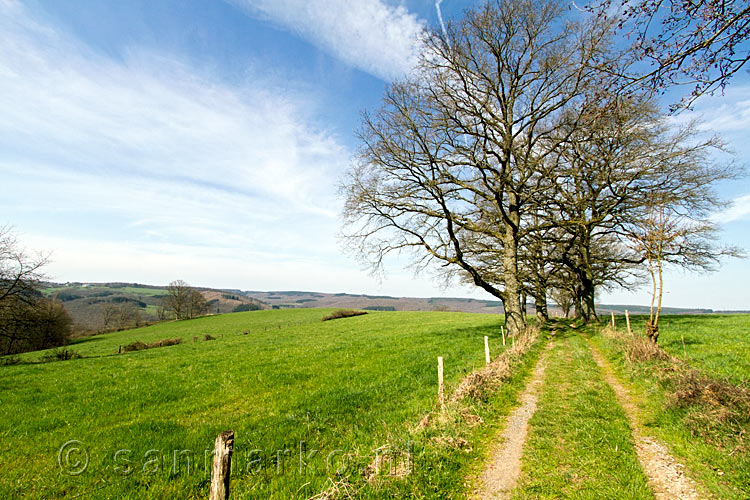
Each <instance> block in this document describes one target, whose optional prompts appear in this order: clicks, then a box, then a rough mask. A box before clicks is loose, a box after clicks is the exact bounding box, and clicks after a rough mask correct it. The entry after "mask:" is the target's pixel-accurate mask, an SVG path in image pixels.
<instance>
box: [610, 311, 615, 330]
mask: <svg viewBox="0 0 750 500" xmlns="http://www.w3.org/2000/svg"><path fill="white" fill-rule="evenodd" d="M610 312H611V313H612V328H617V325H616V324H615V312H614V311H610Z"/></svg>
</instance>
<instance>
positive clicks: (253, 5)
mask: <svg viewBox="0 0 750 500" xmlns="http://www.w3.org/2000/svg"><path fill="white" fill-rule="evenodd" d="M228 1H230V2H231V3H233V4H235V5H238V6H240V7H243V8H244V9H246V11H247V12H249V13H250V14H251V15H254V16H257V17H261V18H265V19H269V20H271V21H272V22H274V23H276V24H278V25H280V26H282V27H284V28H286V29H288V30H291V31H293V32H295V33H297V34H299V35H300V36H301V37H303V38H305V39H306V40H308V41H309V42H311V43H313V44H314V45H316V46H318V47H319V48H321V49H323V50H324V51H326V52H328V53H330V54H332V55H334V56H335V57H337V58H339V59H341V60H342V61H344V62H346V63H347V64H350V65H352V66H354V67H357V68H359V69H362V70H364V71H366V72H368V73H371V74H373V75H375V76H378V77H380V78H383V79H386V80H392V79H397V78H400V77H403V76H404V75H406V74H408V73H409V72H410V71H411V70H412V69H413V68H414V66H415V64H416V62H417V57H418V54H419V50H420V45H419V39H420V34H421V32H422V29H423V27H424V22H423V21H421V20H420V19H419V18H418V17H417V16H416V15H415V14H412V13H410V12H409V11H408V10H407V9H406V8H405V7H403V6H402V5H399V6H392V5H389V4H388V3H386V2H385V1H383V0H347V1H341V0H318V1H309V0H228Z"/></svg>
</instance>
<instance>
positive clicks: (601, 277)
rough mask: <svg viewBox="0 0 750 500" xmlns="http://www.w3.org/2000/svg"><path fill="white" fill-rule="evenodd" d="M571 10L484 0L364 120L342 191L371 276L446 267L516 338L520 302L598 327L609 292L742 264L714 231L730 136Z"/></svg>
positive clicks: (607, 28) (610, 24)
mask: <svg viewBox="0 0 750 500" xmlns="http://www.w3.org/2000/svg"><path fill="white" fill-rule="evenodd" d="M566 13H567V10H566V9H565V8H564V6H562V5H560V4H559V3H558V2H554V1H530V0H505V1H499V2H489V3H486V4H485V5H483V6H481V7H478V8H476V9H474V10H470V11H468V12H466V14H465V16H464V18H463V19H461V20H460V21H458V22H456V23H454V24H452V25H450V26H449V27H448V28H447V30H446V31H433V32H429V33H427V34H426V36H425V47H424V52H423V55H422V58H421V63H420V66H419V68H418V70H417V71H416V72H415V73H414V74H413V75H412V76H411V77H409V78H408V79H407V80H405V81H401V82H397V83H395V84H393V85H391V86H390V88H389V89H388V91H387V92H386V94H385V96H384V98H383V105H382V107H381V108H380V109H379V110H377V111H376V112H374V113H371V114H365V115H364V117H363V126H362V131H361V133H360V141H361V154H360V157H359V160H358V161H357V162H355V164H354V166H353V167H352V169H351V170H350V172H349V175H348V177H347V179H346V180H345V182H344V185H343V190H344V193H345V195H346V204H345V209H344V219H345V226H344V236H345V238H346V240H347V241H348V243H349V244H350V246H351V249H352V250H354V251H355V252H356V253H357V254H358V255H359V257H360V258H361V259H362V260H363V261H365V262H367V263H368V264H369V265H370V266H371V267H372V269H373V270H378V269H380V268H381V266H382V264H383V259H384V258H385V256H386V255H388V254H390V253H392V252H404V251H406V252H410V253H411V254H412V255H413V256H414V264H415V265H416V266H418V267H425V266H427V265H430V264H438V265H439V269H440V270H441V272H442V273H444V274H445V275H447V276H448V277H452V276H459V277H460V278H461V279H463V280H465V281H468V282H470V283H473V284H475V285H476V286H479V287H481V288H482V289H484V290H485V291H487V292H489V293H490V294H491V295H493V296H495V297H497V298H499V299H500V300H501V301H502V302H503V304H504V308H505V314H506V328H507V330H508V332H509V333H510V334H516V333H517V332H519V331H521V330H522V329H523V328H524V327H525V321H526V317H525V310H524V309H525V304H526V297H531V298H533V299H534V300H535V302H536V305H537V307H536V309H537V314H538V315H539V316H540V318H541V319H546V316H547V311H546V304H547V299H548V297H550V296H552V297H556V298H557V299H556V300H558V302H559V303H560V304H561V306H563V307H568V308H571V307H572V308H573V309H574V310H575V313H576V315H577V316H579V317H581V318H583V319H584V320H587V321H588V320H593V319H595V318H596V307H595V297H596V293H597V291H598V290H600V289H606V288H610V287H615V286H631V285H633V284H634V283H636V282H638V281H639V279H641V277H642V276H643V275H644V273H645V274H650V275H651V276H653V277H654V280H655V281H654V283H657V284H658V283H659V280H660V279H661V276H662V274H661V273H662V267H663V265H664V264H667V263H670V264H678V265H681V266H684V267H688V268H700V269H704V268H709V267H710V266H711V265H712V264H714V263H716V262H717V261H718V259H719V258H720V257H721V256H723V255H732V254H736V253H737V251H736V249H733V248H726V247H721V246H719V245H717V244H716V242H715V240H714V236H715V227H714V224H713V223H712V222H711V219H710V218H709V216H710V214H711V213H712V211H713V210H715V209H717V208H718V207H721V206H722V202H721V200H720V199H719V197H718V196H717V194H716V192H715V186H716V183H717V182H718V181H721V180H725V179H729V178H732V177H734V176H736V175H737V174H738V170H737V169H736V168H735V167H734V166H733V165H732V164H731V163H726V164H722V163H717V162H716V161H715V158H716V156H715V154H716V153H717V152H721V151H722V150H723V145H722V143H721V141H720V140H719V139H717V138H713V137H709V138H706V137H704V136H703V135H701V134H699V133H698V132H697V128H696V126H695V124H693V123H687V124H685V125H681V126H677V125H672V124H671V122H670V121H669V120H668V119H666V118H665V117H664V116H662V115H661V114H660V113H659V111H658V107H657V105H656V103H655V101H654V98H653V92H651V89H650V88H649V87H647V86H641V87H637V88H634V87H633V86H632V79H629V78H626V77H625V76H623V75H628V74H629V73H630V72H631V71H632V65H633V64H634V61H633V58H632V57H631V55H632V51H630V50H622V49H621V48H618V47H620V45H618V44H616V43H614V42H613V36H614V35H613V33H615V32H616V30H617V28H618V25H617V23H616V21H614V20H612V19H608V18H607V17H606V16H604V15H594V16H589V17H587V18H583V19H579V20H577V21H576V20H572V19H570V18H568V17H566V15H567V14H566ZM625 89H627V90H625ZM659 290H660V287H659ZM658 294H659V295H660V292H658ZM656 295H657V292H655V296H656ZM654 326H655V328H656V335H657V336H658V326H656V324H654Z"/></svg>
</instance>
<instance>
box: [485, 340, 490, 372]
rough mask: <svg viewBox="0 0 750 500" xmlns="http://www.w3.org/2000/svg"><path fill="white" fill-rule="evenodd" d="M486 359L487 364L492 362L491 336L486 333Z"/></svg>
mask: <svg viewBox="0 0 750 500" xmlns="http://www.w3.org/2000/svg"><path fill="white" fill-rule="evenodd" d="M484 359H485V361H487V364H488V365H489V364H490V338H489V337H488V336H487V335H485V336H484Z"/></svg>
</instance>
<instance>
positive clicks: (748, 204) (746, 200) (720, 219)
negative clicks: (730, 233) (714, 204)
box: [713, 194, 750, 224]
mask: <svg viewBox="0 0 750 500" xmlns="http://www.w3.org/2000/svg"><path fill="white" fill-rule="evenodd" d="M748 219H750V194H746V195H743V196H738V197H737V198H735V199H734V200H732V205H731V206H730V207H729V208H727V209H725V210H722V211H721V212H719V213H718V214H716V215H715V216H714V217H713V220H714V221H716V222H717V223H719V224H726V223H728V222H735V221H738V220H748Z"/></svg>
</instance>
